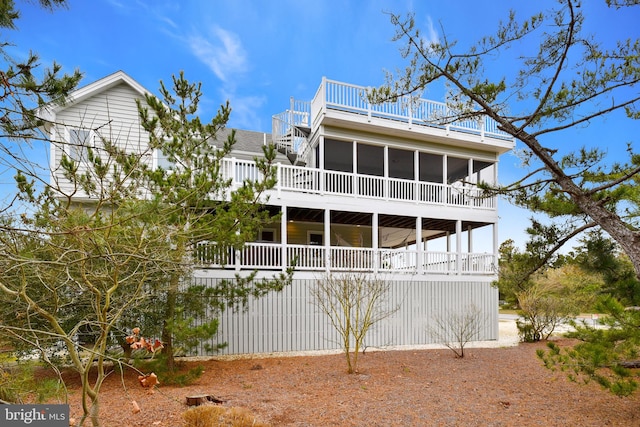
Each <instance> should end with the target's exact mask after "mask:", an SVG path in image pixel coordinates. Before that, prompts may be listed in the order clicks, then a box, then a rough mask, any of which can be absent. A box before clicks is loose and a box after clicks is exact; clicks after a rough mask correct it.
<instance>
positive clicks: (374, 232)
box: [371, 212, 380, 274]
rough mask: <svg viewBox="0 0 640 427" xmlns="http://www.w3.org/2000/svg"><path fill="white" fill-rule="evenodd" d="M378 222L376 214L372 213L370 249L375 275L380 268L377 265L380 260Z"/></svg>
mask: <svg viewBox="0 0 640 427" xmlns="http://www.w3.org/2000/svg"><path fill="white" fill-rule="evenodd" d="M378 221H379V219H378V212H374V213H373V214H372V218H371V247H372V248H373V260H372V261H373V262H372V264H373V272H374V273H376V274H377V273H378V268H379V267H380V266H379V265H378V260H380V253H379V251H380V248H379V246H378V238H379V237H378V235H379V230H378V225H379V224H378Z"/></svg>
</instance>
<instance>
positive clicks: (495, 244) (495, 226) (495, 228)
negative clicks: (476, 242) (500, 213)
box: [493, 222, 500, 273]
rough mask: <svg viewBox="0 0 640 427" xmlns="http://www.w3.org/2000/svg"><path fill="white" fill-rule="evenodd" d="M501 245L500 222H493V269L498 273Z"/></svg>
mask: <svg viewBox="0 0 640 427" xmlns="http://www.w3.org/2000/svg"><path fill="white" fill-rule="evenodd" d="M499 247H500V242H499V238H498V223H497V222H494V223H493V269H494V271H495V272H496V273H497V272H498V256H499V254H498V248H499Z"/></svg>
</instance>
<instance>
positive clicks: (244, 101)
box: [227, 94, 271, 130]
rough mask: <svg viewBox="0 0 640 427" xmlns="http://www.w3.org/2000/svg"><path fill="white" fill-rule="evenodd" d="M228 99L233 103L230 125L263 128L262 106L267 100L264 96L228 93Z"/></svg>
mask: <svg viewBox="0 0 640 427" xmlns="http://www.w3.org/2000/svg"><path fill="white" fill-rule="evenodd" d="M227 99H229V102H230V104H231V118H230V120H229V121H230V123H229V126H231V127H234V128H239V129H253V130H263V126H262V125H263V123H262V120H263V118H264V117H263V113H262V106H263V105H264V104H265V103H266V101H267V100H266V98H265V97H264V96H240V95H236V94H227ZM269 125H271V123H269Z"/></svg>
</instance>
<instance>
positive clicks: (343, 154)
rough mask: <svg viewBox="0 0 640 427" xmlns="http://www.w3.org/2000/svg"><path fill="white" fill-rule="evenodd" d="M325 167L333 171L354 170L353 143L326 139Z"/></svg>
mask: <svg viewBox="0 0 640 427" xmlns="http://www.w3.org/2000/svg"><path fill="white" fill-rule="evenodd" d="M324 168H325V169H327V170H332V171H340V172H353V143H351V142H346V141H337V140H333V139H325V140H324Z"/></svg>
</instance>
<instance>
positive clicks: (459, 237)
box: [456, 219, 462, 274]
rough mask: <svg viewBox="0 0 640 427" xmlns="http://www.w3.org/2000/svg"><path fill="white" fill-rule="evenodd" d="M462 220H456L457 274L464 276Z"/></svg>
mask: <svg viewBox="0 0 640 427" xmlns="http://www.w3.org/2000/svg"><path fill="white" fill-rule="evenodd" d="M461 261H462V220H461V219H458V220H456V273H457V274H462V262H461Z"/></svg>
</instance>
